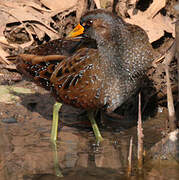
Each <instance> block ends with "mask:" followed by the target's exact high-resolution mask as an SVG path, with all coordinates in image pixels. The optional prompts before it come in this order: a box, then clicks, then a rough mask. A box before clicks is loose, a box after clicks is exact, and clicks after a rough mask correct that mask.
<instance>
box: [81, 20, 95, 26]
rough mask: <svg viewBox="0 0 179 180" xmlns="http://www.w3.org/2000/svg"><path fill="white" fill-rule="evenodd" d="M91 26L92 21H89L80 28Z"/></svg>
mask: <svg viewBox="0 0 179 180" xmlns="http://www.w3.org/2000/svg"><path fill="white" fill-rule="evenodd" d="M92 24H93V21H92V20H89V21H87V22H84V23H82V26H83V27H89V26H91V25H92Z"/></svg>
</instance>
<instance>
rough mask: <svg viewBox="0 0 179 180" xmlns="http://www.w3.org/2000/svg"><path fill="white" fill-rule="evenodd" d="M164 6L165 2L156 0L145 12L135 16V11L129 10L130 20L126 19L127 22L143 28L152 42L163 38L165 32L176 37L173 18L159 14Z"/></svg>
mask: <svg viewBox="0 0 179 180" xmlns="http://www.w3.org/2000/svg"><path fill="white" fill-rule="evenodd" d="M164 6H165V0H161V1H160V3H159V2H158V0H155V1H153V3H152V4H151V6H150V7H149V8H148V9H147V10H146V11H144V12H142V11H138V13H137V14H135V15H134V14H133V9H129V10H128V14H129V15H130V18H125V21H126V22H128V23H130V24H135V25H138V26H140V27H141V28H143V29H144V30H145V31H146V32H147V34H148V36H149V41H150V42H153V41H156V40H158V39H159V38H161V37H162V36H163V35H164V31H167V32H169V33H172V35H173V37H175V27H174V24H172V22H173V21H172V20H171V18H169V17H168V16H163V15H162V14H160V13H158V11H159V10H160V9H162V8H163V7H164ZM157 13H158V14H157Z"/></svg>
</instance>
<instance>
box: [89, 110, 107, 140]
mask: <svg viewBox="0 0 179 180" xmlns="http://www.w3.org/2000/svg"><path fill="white" fill-rule="evenodd" d="M88 118H89V120H90V122H91V126H92V128H93V132H94V135H95V137H96V141H97V143H100V142H102V141H103V140H104V139H103V137H102V136H101V133H100V131H99V129H98V125H97V123H96V121H95V118H94V112H93V111H89V112H88Z"/></svg>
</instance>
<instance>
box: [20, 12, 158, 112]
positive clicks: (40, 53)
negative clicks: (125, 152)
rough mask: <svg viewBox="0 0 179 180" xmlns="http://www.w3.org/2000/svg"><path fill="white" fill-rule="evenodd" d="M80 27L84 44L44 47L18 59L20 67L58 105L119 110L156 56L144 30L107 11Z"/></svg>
mask: <svg viewBox="0 0 179 180" xmlns="http://www.w3.org/2000/svg"><path fill="white" fill-rule="evenodd" d="M81 24H82V25H83V24H85V26H84V28H85V31H84V34H83V38H82V39H81V40H73V39H72V40H61V39H60V40H55V41H51V42H49V43H47V44H44V45H42V46H39V47H37V48H35V49H34V50H31V51H30V52H29V54H31V55H26V54H22V55H19V56H18V58H17V68H18V69H19V70H20V71H21V72H23V73H25V74H27V75H28V76H31V77H32V78H33V79H34V81H35V82H37V83H38V84H40V85H42V86H43V87H45V88H46V89H48V90H51V91H52V92H53V95H54V96H55V97H56V99H57V101H60V102H63V103H65V104H70V105H73V106H76V107H80V108H84V109H87V110H89V109H98V108H100V109H105V110H106V111H108V112H110V111H114V110H115V109H116V108H117V107H119V106H120V105H121V104H122V103H124V102H125V101H126V100H127V99H128V98H129V97H130V96H132V95H133V94H134V93H135V92H136V91H137V89H138V88H139V87H140V80H141V79H142V77H143V75H144V73H145V72H146V70H147V69H148V68H149V67H150V64H151V62H152V61H153V60H154V58H155V57H156V55H155V52H154V50H153V49H152V46H151V44H150V43H149V41H148V37H147V35H146V33H145V32H144V31H143V30H142V29H141V28H139V27H138V26H134V25H130V24H127V23H125V22H124V21H123V20H122V19H121V18H120V17H118V16H116V15H114V14H112V13H110V12H106V11H105V10H94V11H90V12H88V13H86V14H85V15H84V16H83V17H82V18H81ZM90 39H92V40H93V43H94V41H95V42H96V45H90V44H93V43H91V42H90V43H88V42H87V41H89V40H90ZM32 54H33V55H32Z"/></svg>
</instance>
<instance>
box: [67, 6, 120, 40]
mask: <svg viewBox="0 0 179 180" xmlns="http://www.w3.org/2000/svg"><path fill="white" fill-rule="evenodd" d="M119 21H121V22H120V23H119ZM119 24H120V25H121V26H122V25H123V21H122V19H121V18H119V17H118V16H116V15H114V14H112V13H111V12H108V11H106V10H103V9H97V10H93V11H89V12H87V13H86V14H85V15H83V16H82V18H81V20H80V24H78V25H77V26H76V27H75V28H74V30H73V31H72V32H70V34H69V35H68V36H67V37H70V38H71V37H76V36H79V35H82V36H83V37H86V38H90V39H94V40H96V41H99V40H107V41H108V40H109V41H110V39H111V38H115V37H114V36H115V34H116V30H117V27H118V25H119Z"/></svg>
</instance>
